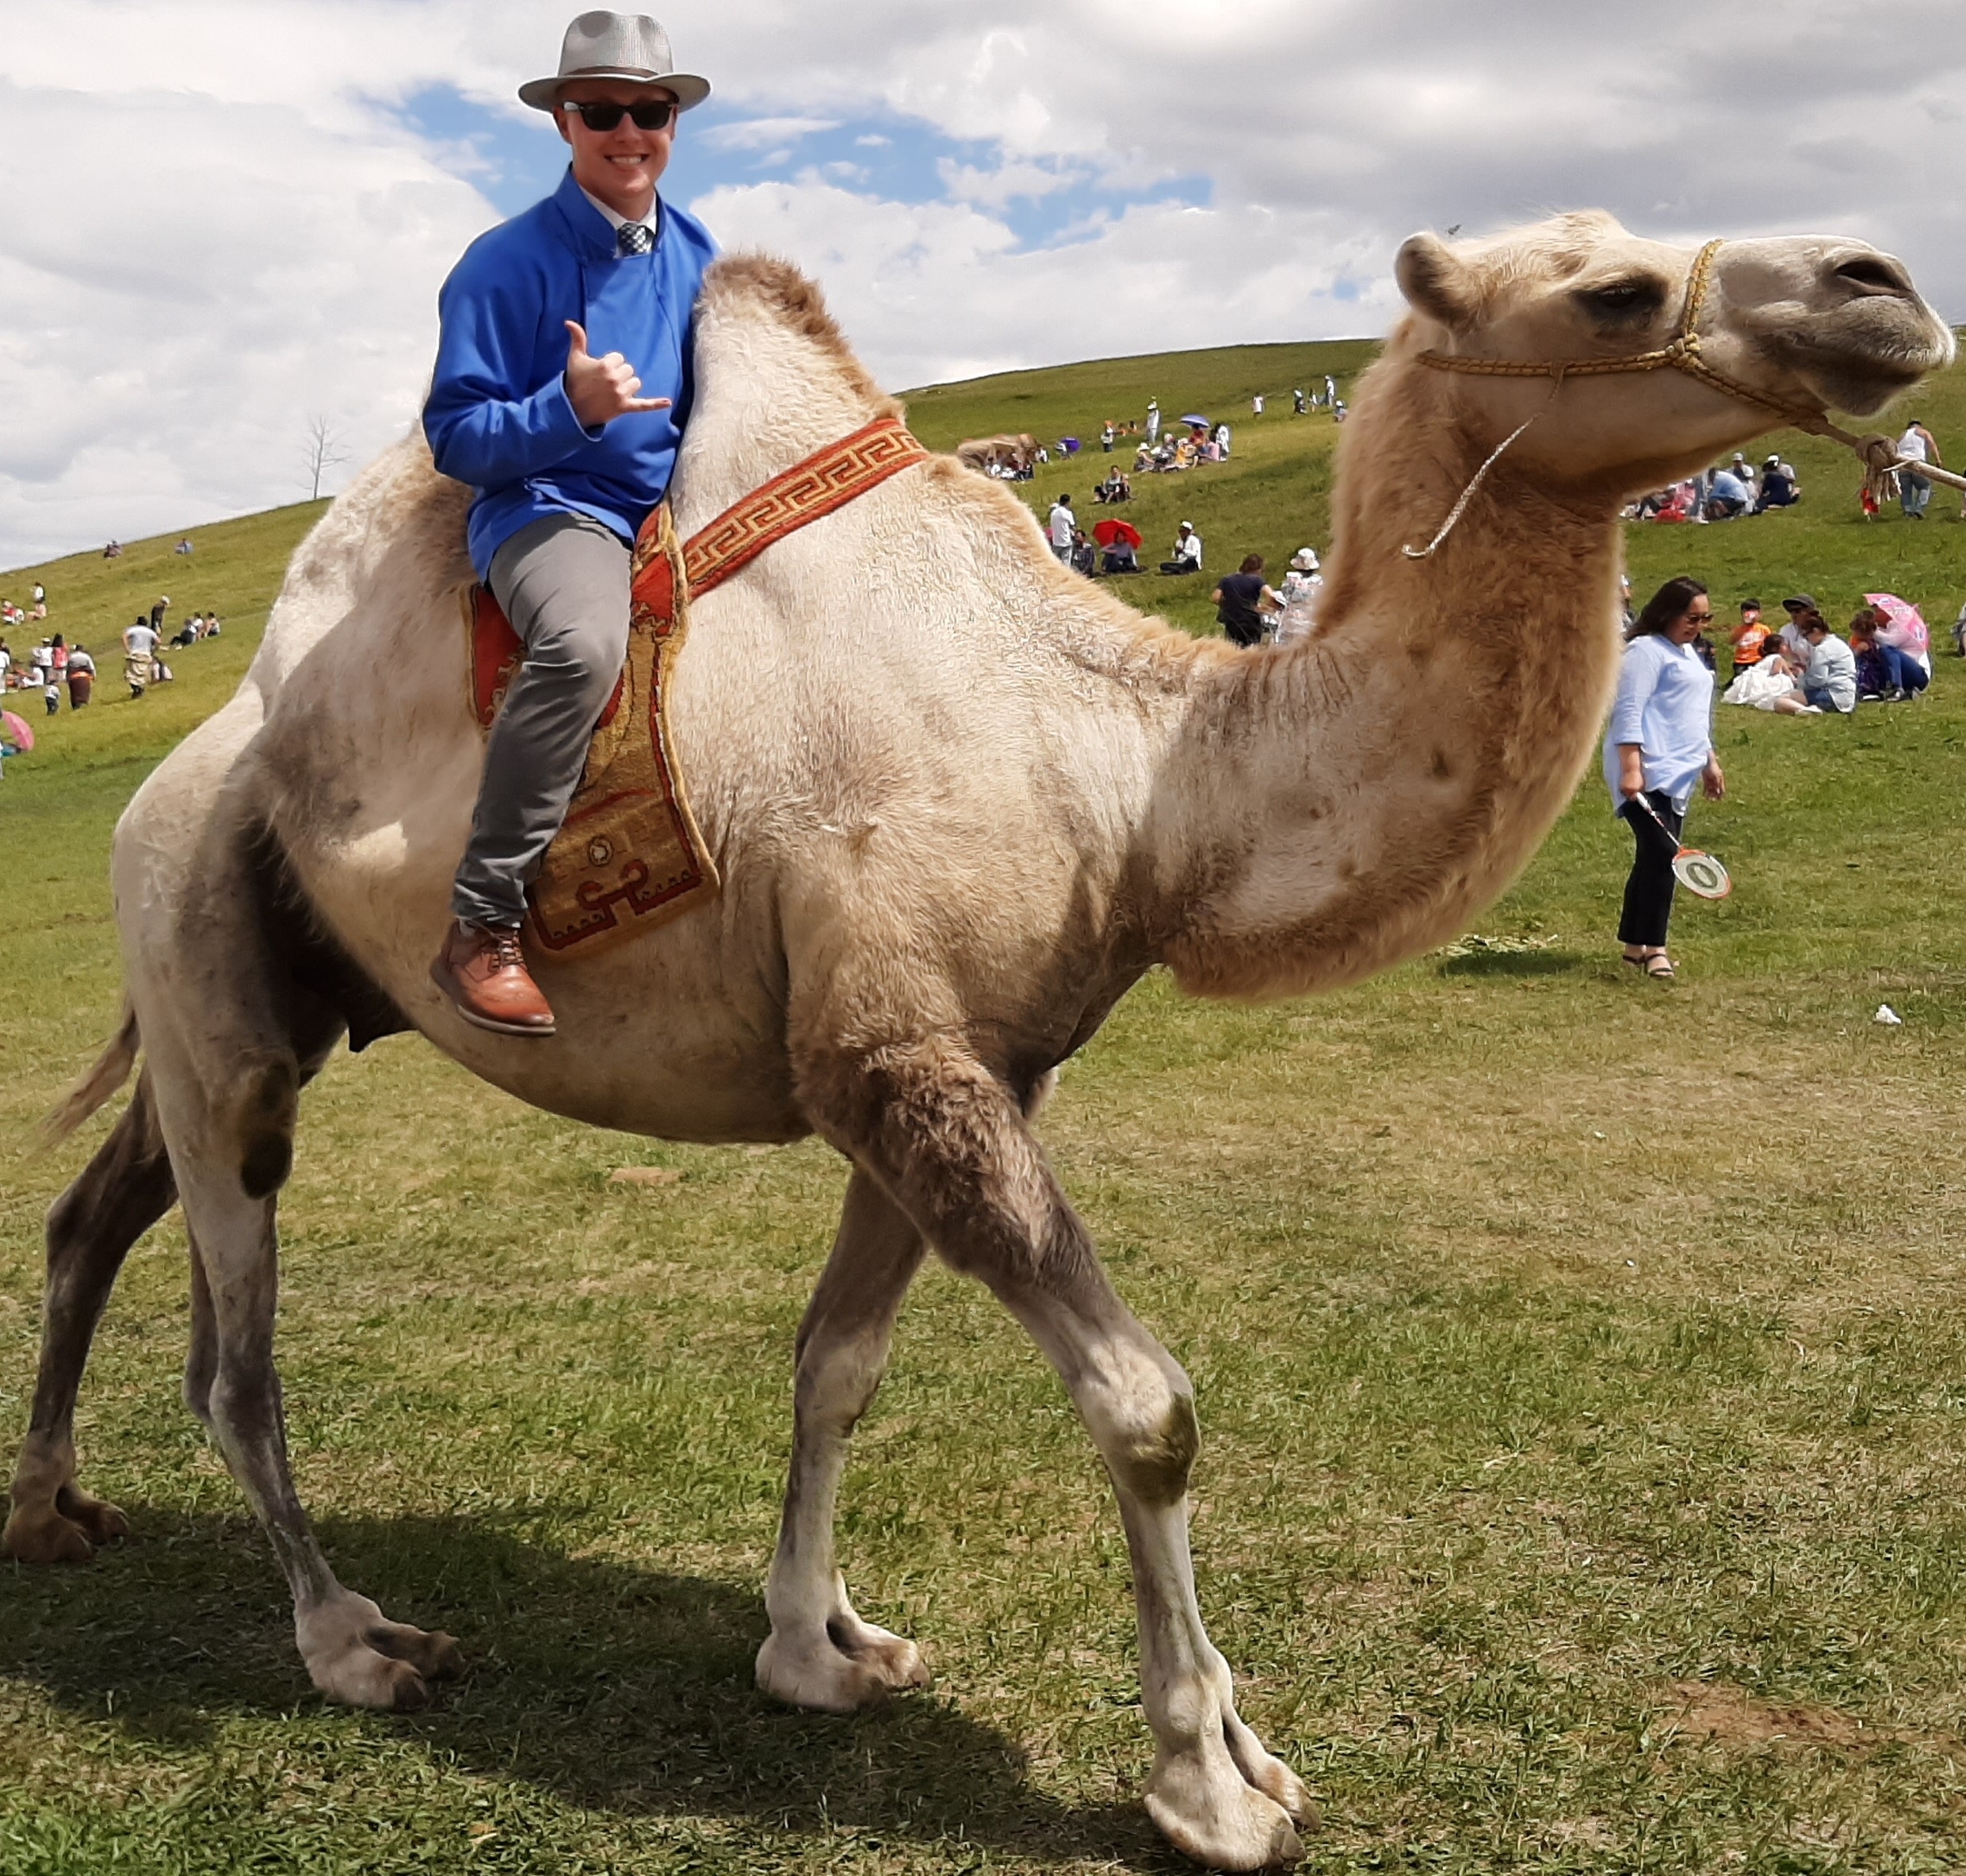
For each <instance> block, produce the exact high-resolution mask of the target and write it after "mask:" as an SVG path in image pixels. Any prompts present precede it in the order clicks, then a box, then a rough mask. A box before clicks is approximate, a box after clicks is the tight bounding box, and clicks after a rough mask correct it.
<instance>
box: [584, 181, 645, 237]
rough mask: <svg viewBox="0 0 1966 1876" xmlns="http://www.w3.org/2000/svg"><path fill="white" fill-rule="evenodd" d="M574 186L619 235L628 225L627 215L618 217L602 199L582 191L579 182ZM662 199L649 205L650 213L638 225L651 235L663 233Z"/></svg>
mask: <svg viewBox="0 0 1966 1876" xmlns="http://www.w3.org/2000/svg"><path fill="white" fill-rule="evenodd" d="M574 186H575V188H576V189H580V193H582V195H583V196H586V197H587V200H588V201H590V202H591V203H593V204H594V206H595V208H598V209H599V210H600V211H601V213H602V214H603V215H605V216H606V217H607V218H608V226H609V227H611V228H613V230H614V231H615V232H616V233H617V235H618V234H620V231H622V230H623V229H624V228H625V227H627V226H628V217H627V216H625V215H617V214H616V213H615V212H614V211H613V209H612V208H609V206H608V205H607V204H606V203H605V202H604V201H601V198H600V197H598V196H597V195H594V194H592V193H590V192H589V191H588V190H586V189H581V185H579V184H578V182H576V183H575V185H574ZM636 226H637V227H644V228H647V230H648V231H649V233H650V234H651V235H659V234H660V233H661V232H662V197H660V196H657V197H655V198H654V199H653V200H652V201H651V202H650V203H649V205H648V213H647V214H646V215H645V216H643V217H642V219H641V220H640V221H639V223H637V224H636Z"/></svg>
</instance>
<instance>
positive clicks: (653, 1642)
mask: <svg viewBox="0 0 1966 1876" xmlns="http://www.w3.org/2000/svg"><path fill="white" fill-rule="evenodd" d="M128 1508H129V1510H130V1512H131V1516H132V1523H134V1525H135V1526H136V1536H135V1537H134V1538H132V1540H131V1541H130V1542H128V1543H127V1544H124V1545H122V1546H116V1547H114V1548H113V1549H108V1550H105V1551H104V1552H103V1553H101V1555H100V1556H99V1557H97V1560H96V1561H95V1563H94V1565H90V1566H88V1567H86V1568H58V1569H52V1570H42V1569H33V1570H29V1569H24V1568H21V1566H19V1565H4V1564H0V1579H7V1578H10V1579H11V1580H7V1581H6V1582H5V1584H4V1588H3V1589H0V1675H6V1676H7V1677H9V1678H10V1679H15V1680H17V1681H19V1682H23V1683H28V1684H29V1685H32V1686H37V1687H42V1688H44V1689H45V1690H46V1691H47V1692H48V1694H49V1695H51V1696H52V1698H54V1699H55V1702H58V1703H59V1705H60V1706H63V1708H65V1709H67V1710H68V1711H70V1712H71V1713H72V1714H76V1715H78V1717H82V1718H84V1719H86V1720H90V1721H97V1722H105V1723H108V1724H109V1725H114V1726H116V1728H118V1729H120V1731H121V1732H122V1733H124V1734H125V1735H126V1736H128V1737H131V1738H132V1739H135V1740H150V1741H154V1742H155V1743H157V1744H159V1745H165V1746H169V1747H171V1748H175V1749H178V1750H180V1751H181V1750H183V1749H184V1748H193V1749H195V1748H197V1746H198V1745H200V1744H202V1743H203V1742H204V1741H205V1740H208V1739H209V1738H211V1737H213V1735H214V1734H215V1733H216V1729H217V1726H218V1725H219V1724H220V1722H221V1721H223V1720H224V1719H226V1718H227V1717H235V1716H249V1717H258V1718H261V1719H263V1720H269V1721H270V1720H276V1719H277V1717H279V1716H280V1715H281V1714H285V1713H290V1712H294V1711H296V1710H300V1711H306V1710H308V1709H310V1708H311V1706H314V1705H315V1702H317V1701H318V1696H317V1695H315V1693H314V1692H313V1691H312V1689H311V1687H309V1686H308V1684H307V1677H306V1674H305V1672H304V1670H303V1668H301V1666H300V1660H299V1657H298V1656H296V1654H295V1653H294V1652H293V1642H292V1626H291V1623H290V1622H289V1619H288V1614H287V1607H286V1598H285V1595H284V1590H283V1588H282V1587H281V1584H280V1582H279V1579H278V1576H277V1573H276V1572H275V1570H274V1568H273V1560H272V1558H271V1557H270V1555H269V1553H268V1551H267V1549H266V1547H265V1540H264V1539H263V1538H261V1535H260V1534H259V1533H258V1530H257V1529H255V1528H254V1526H252V1525H251V1524H250V1523H247V1522H246V1521H245V1520H244V1519H240V1518H236V1517H215V1516H211V1515H185V1514H183V1513H181V1512H177V1511H170V1510H165V1509H162V1508H158V1507H144V1506H139V1505H132V1506H130V1507H128ZM531 1522H532V1520H531V1519H529V1518H522V1517H521V1516H518V1515H513V1516H510V1517H506V1518H500V1517H499V1516H498V1515H485V1516H479V1517H470V1518H445V1519H433V1518H399V1519H376V1520H361V1519H326V1520H323V1523H322V1525H321V1533H322V1537H323V1542H324V1543H325V1544H326V1548H327V1550H328V1553H329V1555H330V1557H333V1558H334V1561H335V1564H336V1567H337V1568H338V1571H339V1572H341V1573H342V1576H344V1577H345V1580H347V1581H348V1582H349V1583H350V1584H354V1585H357V1586H358V1587H359V1588H361V1589H362V1590H363V1591H365V1593H367V1594H368V1595H373V1596H374V1597H375V1598H376V1600H377V1601H378V1602H380V1603H381V1604H382V1605H383V1607H384V1609H385V1610H387V1611H388V1612H389V1614H391V1615H393V1616H395V1617H396V1618H399V1620H402V1621H406V1622H416V1623H418V1624H419V1625H422V1626H428V1627H433V1628H438V1627H442V1628H449V1630H451V1631H452V1633H455V1634H456V1636H457V1637H458V1639H459V1641H460V1643H461V1644H462V1645H463V1647H464V1652H465V1656H466V1659H467V1660H468V1663H469V1665H470V1672H469V1673H468V1676H467V1678H466V1679H464V1680H463V1681H462V1682H461V1683H453V1684H452V1685H450V1686H448V1687H443V1688H441V1689H439V1690H438V1691H437V1698H436V1699H435V1700H434V1702H433V1703H432V1705H431V1706H429V1708H428V1709H426V1710H425V1711H423V1712H422V1713H419V1714H407V1715H403V1716H399V1717H391V1718H388V1719H384V1720H379V1719H376V1718H375V1717H370V1716H365V1715H356V1714H349V1715H348V1716H347V1718H348V1724H349V1728H350V1730H351V1735H353V1734H354V1733H356V1732H357V1729H368V1728H370V1727H372V1726H374V1725H378V1724H380V1725H387V1726H390V1727H392V1728H396V1729H400V1730H401V1733H402V1735H403V1737H407V1738H414V1739H417V1740H421V1741H422V1743H423V1744H424V1745H425V1746H426V1748H428V1749H429V1752H430V1753H431V1754H432V1756H433V1758H449V1757H454V1758H455V1759H456V1761H457V1762H458V1763H460V1765H461V1766H463V1767H466V1768H468V1769H469V1770H470V1771H472V1772H474V1773H475V1774H476V1775H479V1776H482V1777H491V1778H496V1779H505V1780H510V1781H512V1782H517V1783H523V1784H526V1785H529V1786H535V1787H536V1788H539V1789H541V1790H547V1791H550V1792H552V1794H555V1796H557V1797H559V1798H561V1799H563V1800H564V1801H567V1802H568V1803H569V1804H572V1805H578V1806H581V1807H582V1808H589V1809H601V1810H613V1811H617V1812H619V1813H624V1814H628V1815H632V1816H647V1817H660V1816H664V1815H675V1816H691V1817H702V1816H716V1817H726V1818H730V1819H733V1820H737V1821H748V1822H751V1823H754V1824H758V1826H759V1827H760V1828H768V1829H770V1830H772V1831H774V1832H776V1831H781V1830H787V1829H789V1830H792V1831H797V1830H800V1829H802V1828H818V1827H819V1825H820V1824H822V1823H825V1824H829V1825H839V1824H850V1825H853V1826H855V1827H857V1828H861V1829H864V1830H867V1831H872V1832H884V1833H891V1834H896V1835H905V1836H909V1837H911V1838H915V1839H918V1840H925V1841H934V1840H941V1839H944V1838H947V1837H951V1836H961V1837H963V1838H964V1839H966V1840H968V1841H969V1842H971V1843H981V1844H986V1845H991V1846H995V1847H999V1848H1002V1849H1005V1850H1009V1851H1016V1852H1018V1853H1021V1854H1023V1855H1032V1856H1035V1857H1036V1858H1038V1859H1040V1860H1049V1859H1056V1860H1058V1861H1061V1862H1063V1861H1066V1860H1068V1859H1108V1860H1113V1861H1117V1862H1119V1863H1122V1864H1124V1865H1125V1866H1129V1867H1132V1868H1136V1869H1140V1870H1172V1869H1175V1868H1185V1867H1186V1865H1185V1864H1182V1863H1179V1862H1178V1859H1174V1857H1173V1856H1172V1855H1171V1854H1170V1852H1168V1851H1166V1849H1165V1848H1164V1847H1162V1844H1161V1843H1160V1840H1159V1837H1158V1836H1156V1835H1155V1832H1154V1831H1153V1829H1152V1827H1151V1825H1150V1824H1148V1823H1147V1819H1146V1817H1145V1816H1144V1815H1143V1813H1141V1812H1140V1810H1139V1809H1138V1808H1137V1807H1136V1806H1135V1805H1094V1806H1090V1807H1085V1808H1078V1809H1073V1808H1067V1807H1065V1806H1063V1805H1059V1804H1058V1803H1056V1801H1053V1800H1052V1799H1050V1798H1046V1797H1045V1796H1044V1795H1043V1794H1040V1793H1038V1792H1036V1791H1034V1790H1033V1789H1032V1788H1031V1786H1030V1785H1029V1782H1027V1779H1026V1777H1025V1766H1024V1761H1023V1756H1022V1753H1021V1751H1020V1749H1019V1748H1018V1747H1017V1744H1015V1742H1014V1741H1013V1740H1010V1739H1009V1738H1008V1737H1006V1736H1005V1735H1003V1734H1002V1733H999V1732H998V1731H996V1730H995V1729H994V1728H992V1727H990V1726H988V1725H983V1724H981V1723H980V1722H979V1721H975V1720H974V1719H972V1718H969V1717H967V1716H965V1715H964V1714H961V1713H960V1712H958V1711H956V1710H955V1709H954V1708H953V1707H952V1706H951V1705H950V1704H949V1702H948V1701H947V1700H946V1699H945V1698H941V1697H940V1696H938V1695H936V1694H933V1693H931V1694H928V1695H908V1696H904V1697H903V1698H899V1699H897V1700H895V1701H894V1702H891V1704H889V1705H888V1706H886V1707H884V1708H882V1709H880V1710H875V1711H872V1712H870V1713H868V1714H861V1715H857V1716H855V1717H852V1718H848V1719H834V1718H830V1717H826V1716H823V1715H819V1714H800V1713H795V1712H792V1711H790V1710H788V1709H786V1708H784V1707H782V1706H778V1705H777V1703H776V1702H773V1701H770V1700H768V1699H766V1698H765V1696H764V1695H762V1694H760V1693H758V1691H757V1690H756V1688H755V1687H754V1684H753V1683H752V1679H751V1664H752V1659H753V1657H754V1655H755V1654H756V1652H757V1650H758V1644H759V1643H760V1642H761V1641H762V1640H763V1639H764V1636H765V1630H766V1629H767V1626H768V1624H767V1623H766V1621H765V1612H764V1605H763V1602H762V1598H761V1597H760V1596H758V1595H757V1594H756V1593H755V1592H754V1591H751V1590H750V1589H748V1588H742V1589H741V1588H735V1587H733V1586H732V1585H731V1584H726V1583H721V1582H718V1581H716V1580H712V1579H708V1578H704V1577H698V1576H674V1575H664V1574H662V1573H661V1572H655V1571H651V1570H647V1569H642V1568H636V1567H634V1566H632V1565H627V1564H624V1563H620V1562H617V1561H609V1560H605V1559H594V1558H571V1557H566V1556H563V1555H561V1554H559V1553H557V1552H555V1551H554V1550H552V1549H548V1548H545V1547H542V1546H540V1545H538V1544H536V1543H534V1542H530V1541H529V1539H528V1538H527V1537H526V1536H525V1534H524V1532H525V1528H526V1526H528V1525H529V1523H531Z"/></svg>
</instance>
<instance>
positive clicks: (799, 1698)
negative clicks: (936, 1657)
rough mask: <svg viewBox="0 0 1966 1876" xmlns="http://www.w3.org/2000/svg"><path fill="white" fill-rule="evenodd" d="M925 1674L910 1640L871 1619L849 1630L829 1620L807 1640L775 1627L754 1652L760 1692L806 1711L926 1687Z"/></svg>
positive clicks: (850, 1708) (854, 1708) (851, 1709)
mask: <svg viewBox="0 0 1966 1876" xmlns="http://www.w3.org/2000/svg"><path fill="white" fill-rule="evenodd" d="M929 1679H930V1676H929V1671H928V1667H927V1664H926V1663H925V1662H924V1661H923V1660H922V1651H921V1650H920V1649H918V1648H917V1647H916V1646H915V1645H914V1643H913V1642H912V1641H907V1640H904V1639H903V1637H901V1636H899V1635H891V1634H889V1633H888V1631H887V1630H885V1629H877V1628H876V1627H874V1626H872V1623H869V1622H857V1623H856V1624H855V1626H854V1627H853V1629H852V1630H850V1631H845V1630H842V1628H841V1625H839V1624H838V1623H833V1624H829V1625H828V1626H827V1627H826V1628H825V1629H823V1630H820V1631H819V1634H818V1635H817V1636H815V1637H812V1638H811V1640H810V1641H794V1640H792V1639H791V1638H790V1637H786V1636H783V1635H781V1634H780V1633H778V1632H777V1630H773V1632H772V1633H770V1634H769V1635H768V1636H767V1637H765V1645H764V1646H763V1647H762V1648H761V1649H759V1650H758V1688H759V1690H760V1691H762V1692H763V1693H766V1694H769V1695H771V1697H772V1698H773V1699H774V1700H782V1701H784V1703H785V1704H786V1705H787V1706H797V1707H803V1708H804V1710H806V1711H807V1713H819V1714H851V1713H858V1712H859V1711H860V1710H861V1709H862V1708H863V1707H868V1706H879V1705H880V1702H882V1701H884V1700H885V1699H887V1698H888V1696H889V1695H891V1694H896V1693H899V1692H900V1691H902V1690H903V1689H904V1688H908V1687H926V1686H927V1685H928V1684H929Z"/></svg>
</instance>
